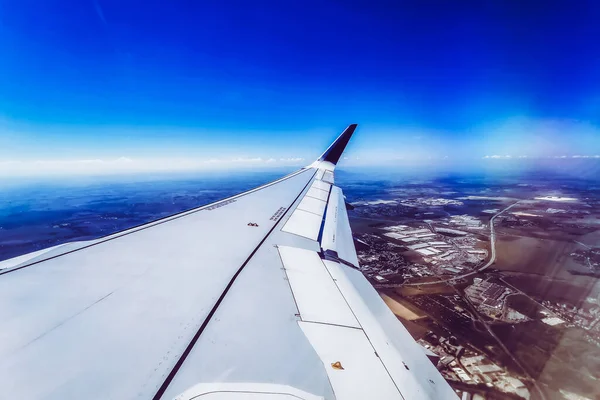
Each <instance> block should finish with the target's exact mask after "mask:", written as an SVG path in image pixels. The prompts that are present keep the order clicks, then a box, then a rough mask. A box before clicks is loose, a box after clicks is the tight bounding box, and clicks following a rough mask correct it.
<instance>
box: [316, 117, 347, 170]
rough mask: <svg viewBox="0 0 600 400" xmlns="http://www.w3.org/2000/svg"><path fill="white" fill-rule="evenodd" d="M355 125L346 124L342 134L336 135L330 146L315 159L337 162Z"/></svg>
mask: <svg viewBox="0 0 600 400" xmlns="http://www.w3.org/2000/svg"><path fill="white" fill-rule="evenodd" d="M356 126H357V124H352V125H348V127H347V128H346V129H345V130H344V132H342V134H341V135H340V136H338V138H337V139H335V142H333V143H332V144H331V146H329V148H328V149H327V150H325V153H323V155H322V156H321V157H320V158H319V159H318V160H317V161H327V162H330V163H332V164H333V165H336V164H337V162H338V161H339V160H340V157H341V156H342V153H343V152H344V149H345V148H346V145H347V144H348V142H349V141H350V138H351V137H352V134H353V133H354V130H355V129H356Z"/></svg>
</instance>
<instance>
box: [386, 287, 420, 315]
mask: <svg viewBox="0 0 600 400" xmlns="http://www.w3.org/2000/svg"><path fill="white" fill-rule="evenodd" d="M380 295H381V298H382V299H383V301H384V302H385V304H387V306H388V307H389V308H390V310H392V312H393V313H394V314H395V315H396V316H397V317H400V318H402V319H404V320H408V321H414V320H416V319H419V318H423V317H425V315H424V314H418V313H416V312H415V311H413V310H414V307H411V308H408V307H407V306H406V303H405V302H404V301H403V300H402V299H400V298H398V297H397V296H395V295H392V296H393V297H391V296H388V295H387V294H385V293H380Z"/></svg>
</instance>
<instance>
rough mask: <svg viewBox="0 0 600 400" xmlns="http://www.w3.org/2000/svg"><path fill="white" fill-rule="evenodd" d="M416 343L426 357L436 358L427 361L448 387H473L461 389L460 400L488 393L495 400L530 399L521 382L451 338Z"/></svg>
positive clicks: (434, 338) (484, 396)
mask: <svg viewBox="0 0 600 400" xmlns="http://www.w3.org/2000/svg"><path fill="white" fill-rule="evenodd" d="M418 343H419V344H420V345H421V346H423V348H424V349H425V352H426V354H428V355H430V354H435V355H437V357H438V358H434V357H431V356H429V358H430V359H431V360H432V362H434V364H436V365H437V368H438V370H440V372H441V373H442V375H443V376H444V378H445V379H447V380H448V381H450V382H451V383H452V382H461V383H462V384H466V385H473V390H469V389H468V388H465V386H463V390H462V393H461V398H487V397H488V396H486V394H488V393H489V394H495V395H496V397H497V396H498V394H503V393H506V394H508V393H510V394H515V395H517V396H519V397H521V398H524V399H529V397H530V393H529V390H528V389H527V386H526V385H525V383H524V382H523V380H521V379H519V378H518V377H515V376H512V375H511V374H510V373H508V372H507V371H506V370H505V369H504V368H502V367H500V366H499V365H497V364H495V363H493V362H492V361H491V360H490V359H489V358H488V357H487V356H486V355H484V354H481V353H478V352H475V351H473V350H471V349H468V348H465V347H463V346H460V345H458V344H457V342H456V339H455V338H453V337H451V338H445V337H437V336H436V335H435V334H432V333H430V334H428V335H427V336H426V337H425V338H423V339H420V340H418ZM484 388H487V390H486V389H484ZM465 393H466V394H467V395H466V396H464V394H465ZM477 396H480V397H477Z"/></svg>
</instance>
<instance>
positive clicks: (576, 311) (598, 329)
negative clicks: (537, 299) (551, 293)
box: [542, 298, 600, 346]
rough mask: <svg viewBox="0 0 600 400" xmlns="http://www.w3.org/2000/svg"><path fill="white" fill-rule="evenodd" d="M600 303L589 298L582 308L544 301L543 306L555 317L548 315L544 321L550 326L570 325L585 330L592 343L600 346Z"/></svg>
mask: <svg viewBox="0 0 600 400" xmlns="http://www.w3.org/2000/svg"><path fill="white" fill-rule="evenodd" d="M599 303H600V301H599V300H598V299H596V298H588V299H586V301H585V302H583V303H582V306H581V307H579V308H578V307H575V306H572V305H567V304H566V303H560V302H552V301H549V300H544V301H543V302H542V305H543V306H544V307H546V308H547V309H548V310H550V311H551V312H552V313H554V315H552V314H550V313H547V315H546V316H545V317H546V318H544V319H542V321H543V322H545V323H546V324H548V325H553V326H554V325H562V324H570V325H573V326H576V327H578V328H581V329H583V330H584V331H586V332H587V334H588V335H589V339H590V341H591V342H594V343H595V344H596V345H598V346H600V304H599Z"/></svg>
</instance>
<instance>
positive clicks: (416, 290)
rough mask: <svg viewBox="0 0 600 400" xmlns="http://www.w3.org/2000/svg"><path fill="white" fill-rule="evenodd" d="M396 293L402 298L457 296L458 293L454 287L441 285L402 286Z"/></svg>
mask: <svg viewBox="0 0 600 400" xmlns="http://www.w3.org/2000/svg"><path fill="white" fill-rule="evenodd" d="M436 279H437V278H436ZM396 293H398V294H399V295H400V296H419V295H425V294H455V293H456V291H455V290H454V288H452V286H449V285H446V284H445V283H441V284H439V285H425V286H401V287H398V288H396Z"/></svg>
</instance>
